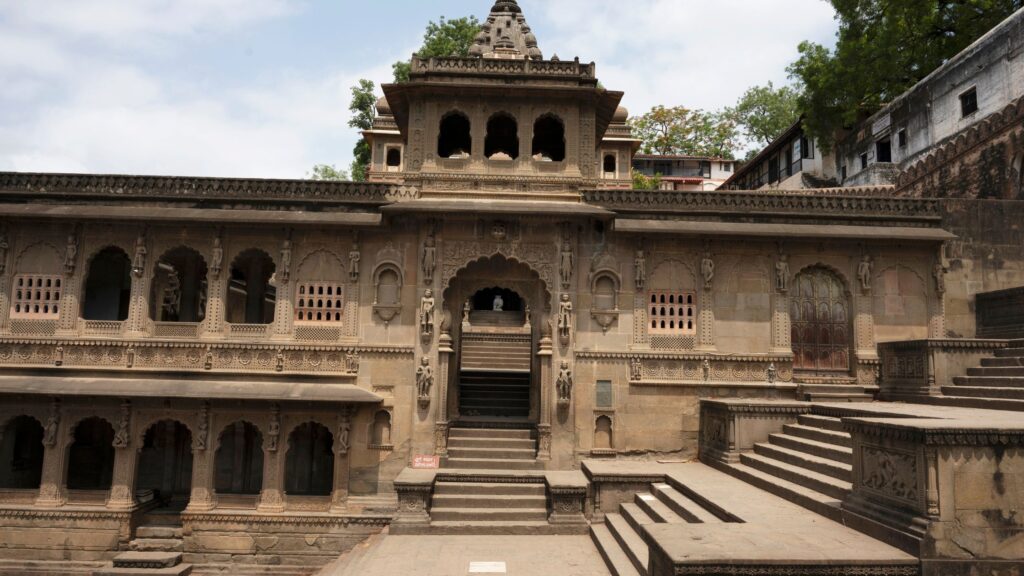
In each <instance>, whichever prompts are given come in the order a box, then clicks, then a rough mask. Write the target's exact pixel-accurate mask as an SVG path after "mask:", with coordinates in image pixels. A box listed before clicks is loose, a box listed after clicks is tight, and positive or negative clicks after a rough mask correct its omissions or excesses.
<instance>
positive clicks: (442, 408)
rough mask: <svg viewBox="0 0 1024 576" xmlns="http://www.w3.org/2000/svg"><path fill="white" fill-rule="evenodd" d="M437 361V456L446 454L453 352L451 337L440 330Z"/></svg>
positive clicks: (435, 435)
mask: <svg viewBox="0 0 1024 576" xmlns="http://www.w3.org/2000/svg"><path fill="white" fill-rule="evenodd" d="M437 352H438V362H437V383H436V384H435V387H436V388H437V397H438V398H437V406H436V407H435V410H436V418H437V419H436V420H435V423H434V454H435V455H437V456H441V457H444V456H447V455H448V386H449V384H450V382H449V380H450V372H451V368H450V366H451V360H452V356H453V355H454V354H455V349H454V348H452V337H451V335H450V334H448V332H442V333H441V337H440V339H439V341H438V347H437Z"/></svg>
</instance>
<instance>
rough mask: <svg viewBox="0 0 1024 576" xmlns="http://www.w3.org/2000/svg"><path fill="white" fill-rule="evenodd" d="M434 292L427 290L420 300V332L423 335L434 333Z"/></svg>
mask: <svg viewBox="0 0 1024 576" xmlns="http://www.w3.org/2000/svg"><path fill="white" fill-rule="evenodd" d="M434 307H435V301H434V291H433V290H427V291H426V292H424V293H423V299H422V300H420V332H421V333H422V334H433V333H434Z"/></svg>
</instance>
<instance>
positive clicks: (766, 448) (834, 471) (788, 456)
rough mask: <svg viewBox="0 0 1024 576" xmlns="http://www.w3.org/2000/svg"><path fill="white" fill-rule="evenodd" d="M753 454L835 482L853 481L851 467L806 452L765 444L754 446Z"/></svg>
mask: <svg viewBox="0 0 1024 576" xmlns="http://www.w3.org/2000/svg"><path fill="white" fill-rule="evenodd" d="M754 453H755V454H760V455H761V456H765V457H768V458H774V459H776V460H780V461H782V462H785V463H786V464H792V465H793V466H799V467H801V468H807V469H808V470H813V471H815V472H818V473H821V474H825V475H826V476H831V477H833V478H835V479H836V480H844V481H846V482H852V481H853V466H851V465H849V464H843V463H840V462H836V461H835V460H830V459H828V458H821V457H818V456H812V455H810V454H807V453H806V452H798V451H796V450H790V449H789V448H783V447H782V446H776V445H774V444H765V443H758V444H754Z"/></svg>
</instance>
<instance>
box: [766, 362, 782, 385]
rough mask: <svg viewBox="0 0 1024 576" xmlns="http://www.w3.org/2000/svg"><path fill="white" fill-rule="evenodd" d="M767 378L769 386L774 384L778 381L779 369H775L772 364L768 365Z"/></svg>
mask: <svg viewBox="0 0 1024 576" xmlns="http://www.w3.org/2000/svg"><path fill="white" fill-rule="evenodd" d="M767 376H768V383H769V384H775V381H776V380H778V379H779V369H778V368H776V367H775V363H774V362H772V363H771V364H769V365H768V373H767Z"/></svg>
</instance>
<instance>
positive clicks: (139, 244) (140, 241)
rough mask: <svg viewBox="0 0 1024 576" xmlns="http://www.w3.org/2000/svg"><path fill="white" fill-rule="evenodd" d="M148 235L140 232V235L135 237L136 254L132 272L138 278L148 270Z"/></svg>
mask: <svg viewBox="0 0 1024 576" xmlns="http://www.w3.org/2000/svg"><path fill="white" fill-rule="evenodd" d="M147 252H148V251H147V250H146V236H145V235H143V234H139V237H138V238H136V239H135V255H134V256H133V257H132V274H134V275H135V277H136V278H141V277H142V274H143V273H144V272H145V271H146V254H147Z"/></svg>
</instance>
